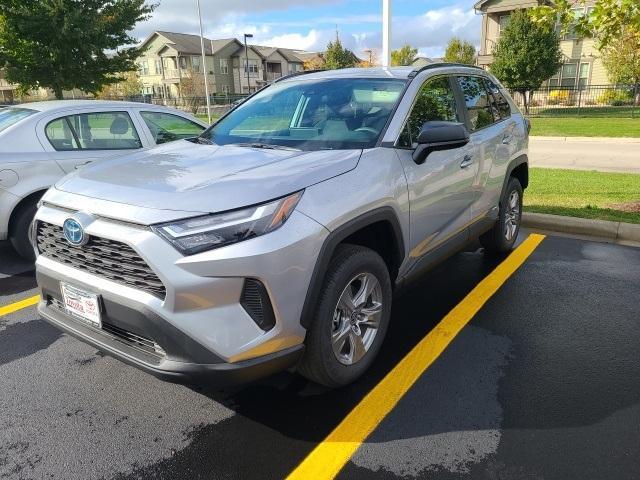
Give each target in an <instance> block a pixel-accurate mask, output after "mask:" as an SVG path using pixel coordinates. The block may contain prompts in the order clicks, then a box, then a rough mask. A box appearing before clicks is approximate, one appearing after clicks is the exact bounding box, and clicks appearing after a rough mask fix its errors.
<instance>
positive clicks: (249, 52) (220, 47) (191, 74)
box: [137, 31, 316, 98]
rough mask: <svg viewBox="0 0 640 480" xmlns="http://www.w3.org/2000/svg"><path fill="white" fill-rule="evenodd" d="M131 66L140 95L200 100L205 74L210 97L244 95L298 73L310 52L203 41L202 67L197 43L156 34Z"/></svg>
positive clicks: (191, 37)
mask: <svg viewBox="0 0 640 480" xmlns="http://www.w3.org/2000/svg"><path fill="white" fill-rule="evenodd" d="M142 47H143V48H145V51H144V53H143V54H142V56H140V57H139V58H138V60H137V64H138V73H139V74H140V80H141V81H142V84H143V93H145V94H151V95H154V96H158V97H164V98H177V97H180V96H192V95H193V96H201V95H204V78H205V74H206V79H207V85H208V87H209V93H210V94H213V95H225V94H228V95H230V94H247V93H252V92H255V91H256V90H257V89H259V88H261V87H262V86H264V85H265V84H266V83H269V82H272V81H273V80H275V79H277V78H279V77H282V76H284V75H287V74H289V73H295V72H298V71H302V69H303V63H304V61H305V60H306V58H307V57H308V56H309V55H316V54H314V53H312V52H303V51H298V50H292V49H288V48H274V47H264V46H258V45H249V46H248V47H247V49H246V51H245V46H244V44H242V43H241V42H240V41H239V40H238V39H236V38H226V39H219V40H210V39H206V38H205V40H204V47H205V65H202V51H201V44H200V37H199V36H198V35H189V34H184V33H173V32H163V31H156V32H153V33H152V34H151V35H149V37H148V38H147V39H146V40H145V41H144V42H143V43H142Z"/></svg>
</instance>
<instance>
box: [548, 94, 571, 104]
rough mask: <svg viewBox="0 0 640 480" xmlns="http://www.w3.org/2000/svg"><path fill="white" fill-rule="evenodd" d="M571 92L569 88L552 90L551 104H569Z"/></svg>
mask: <svg viewBox="0 0 640 480" xmlns="http://www.w3.org/2000/svg"><path fill="white" fill-rule="evenodd" d="M570 96H571V93H570V92H569V90H551V91H550V92H549V98H548V102H549V105H567V104H568V103H569V98H570Z"/></svg>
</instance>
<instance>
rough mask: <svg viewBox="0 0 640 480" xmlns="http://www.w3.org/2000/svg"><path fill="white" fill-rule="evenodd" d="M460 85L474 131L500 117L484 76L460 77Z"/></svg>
mask: <svg viewBox="0 0 640 480" xmlns="http://www.w3.org/2000/svg"><path fill="white" fill-rule="evenodd" d="M458 85H460V89H461V90H462V94H463V96H464V101H465V104H466V106H467V112H468V117H469V123H470V125H469V127H470V129H471V131H472V132H473V131H476V130H480V129H481V128H485V127H488V126H489V125H492V124H493V123H494V122H495V121H496V120H498V119H499V118H500V117H499V116H498V115H497V112H494V107H493V105H492V104H491V101H492V97H490V96H489V92H488V91H487V89H486V87H485V85H484V82H483V81H482V78H480V77H471V76H470V77H458Z"/></svg>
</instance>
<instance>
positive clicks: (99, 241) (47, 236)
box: [36, 222, 166, 300]
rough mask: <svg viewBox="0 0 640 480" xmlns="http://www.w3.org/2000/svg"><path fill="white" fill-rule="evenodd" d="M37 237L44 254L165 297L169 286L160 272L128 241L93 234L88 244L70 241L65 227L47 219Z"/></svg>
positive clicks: (39, 227)
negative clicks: (150, 265) (164, 283)
mask: <svg viewBox="0 0 640 480" xmlns="http://www.w3.org/2000/svg"><path fill="white" fill-rule="evenodd" d="M36 240H37V243H38V251H39V252H40V254H41V255H44V256H45V257H48V258H51V259H53V260H56V261H58V262H60V263H64V264H65V265H69V266H71V267H73V268H77V269H78V270H83V271H85V272H89V273H91V274H93V275H97V276H99V277H104V278H106V279H108V280H111V281H113V282H117V283H120V284H122V285H126V286H128V287H132V288H135V289H137V290H142V291H144V292H147V293H150V294H151V295H154V296H156V297H158V298H160V299H162V300H164V298H165V295H166V290H165V287H164V285H163V284H162V282H161V281H160V279H159V278H158V276H157V275H156V274H155V273H154V272H153V270H151V268H150V267H149V265H147V263H146V262H145V261H144V260H143V259H142V258H141V257H140V255H138V254H137V253H136V252H135V251H134V250H133V249H132V248H131V247H130V246H129V245H126V244H124V243H122V242H116V241H114V240H108V239H106V238H100V237H94V236H91V237H89V241H88V242H87V243H86V244H85V245H82V246H75V245H71V244H70V243H69V242H67V241H66V239H65V238H64V235H63V233H62V227H58V226H57V225H52V224H50V223H45V222H38V227H37V232H36Z"/></svg>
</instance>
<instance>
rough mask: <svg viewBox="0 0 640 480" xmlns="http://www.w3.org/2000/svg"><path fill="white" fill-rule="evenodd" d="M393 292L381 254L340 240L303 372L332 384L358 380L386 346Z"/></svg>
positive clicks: (310, 332)
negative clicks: (384, 344)
mask: <svg viewBox="0 0 640 480" xmlns="http://www.w3.org/2000/svg"><path fill="white" fill-rule="evenodd" d="M391 297H392V294H391V280H390V278H389V272H388V270H387V266H386V264H385V262H384V260H383V259H382V258H381V257H380V255H378V254H377V253H376V252H374V251H373V250H371V249H369V248H365V247H360V246H356V245H340V246H339V247H338V248H337V250H336V254H335V255H334V257H333V259H332V260H331V264H330V265H329V269H328V271H327V274H326V277H325V279H324V283H323V286H322V292H321V294H320V300H319V303H318V305H317V307H316V309H315V314H314V318H313V321H312V323H311V326H310V328H309V330H308V332H307V338H306V340H305V344H306V349H305V353H304V356H303V358H302V360H301V363H300V365H299V366H298V371H299V372H300V373H301V374H302V375H304V376H305V377H307V378H308V379H310V380H312V381H314V382H317V383H320V384H323V385H326V386H328V387H339V386H343V385H347V384H349V383H351V382H353V381H354V380H356V379H357V378H358V377H359V376H360V375H362V374H363V373H364V372H365V371H366V370H367V369H368V368H369V366H370V365H371V363H372V362H373V360H374V358H375V356H376V355H377V353H378V351H379V350H380V346H381V345H382V342H383V340H384V337H385V335H386V333H387V327H388V324H389V315H390V313H391Z"/></svg>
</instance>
